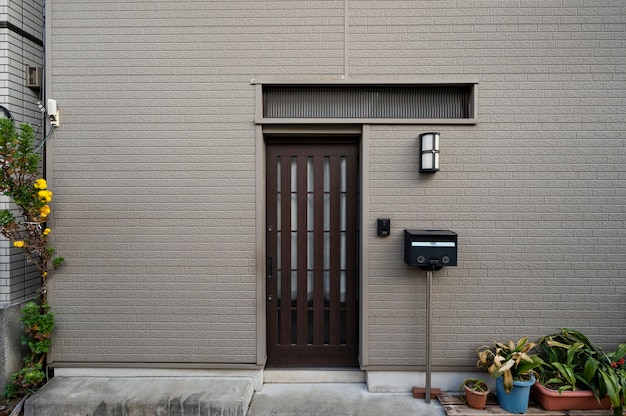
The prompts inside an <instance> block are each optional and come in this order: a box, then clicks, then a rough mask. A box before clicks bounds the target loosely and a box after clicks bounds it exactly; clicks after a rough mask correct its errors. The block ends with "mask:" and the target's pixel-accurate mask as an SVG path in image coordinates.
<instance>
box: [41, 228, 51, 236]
mask: <svg viewBox="0 0 626 416" xmlns="http://www.w3.org/2000/svg"><path fill="white" fill-rule="evenodd" d="M51 232H52V230H51V229H50V228H46V229H45V230H43V235H48V234H50V233H51Z"/></svg>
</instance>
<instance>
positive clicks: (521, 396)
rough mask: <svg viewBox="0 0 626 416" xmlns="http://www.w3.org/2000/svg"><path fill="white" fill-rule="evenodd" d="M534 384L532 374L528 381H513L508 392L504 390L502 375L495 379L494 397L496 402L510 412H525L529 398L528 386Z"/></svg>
mask: <svg viewBox="0 0 626 416" xmlns="http://www.w3.org/2000/svg"><path fill="white" fill-rule="evenodd" d="M533 384H535V376H534V375H533V376H532V378H531V379H530V380H529V381H514V382H513V389H511V392H510V393H507V392H505V391H504V385H503V383H502V377H498V378H497V379H496V397H497V399H498V404H499V405H500V407H502V408H503V409H504V410H506V411H507V412H510V413H526V411H527V410H528V400H529V399H530V387H531V386H532V385H533Z"/></svg>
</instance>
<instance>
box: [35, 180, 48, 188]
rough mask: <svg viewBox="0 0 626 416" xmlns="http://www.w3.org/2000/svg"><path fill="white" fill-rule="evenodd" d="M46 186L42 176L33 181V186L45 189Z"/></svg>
mask: <svg viewBox="0 0 626 416" xmlns="http://www.w3.org/2000/svg"><path fill="white" fill-rule="evenodd" d="M47 187H48V184H47V183H46V180H45V179H44V178H40V179H37V180H36V181H35V188H37V189H46V188H47Z"/></svg>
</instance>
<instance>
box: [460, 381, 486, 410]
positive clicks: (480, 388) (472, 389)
mask: <svg viewBox="0 0 626 416" xmlns="http://www.w3.org/2000/svg"><path fill="white" fill-rule="evenodd" d="M459 391H460V393H461V400H463V403H465V404H467V405H468V406H469V407H472V408H474V409H484V408H485V405H486V404H487V395H488V394H489V387H488V386H487V382H486V381H485V380H481V379H479V378H466V379H465V380H463V382H462V383H461V388H459Z"/></svg>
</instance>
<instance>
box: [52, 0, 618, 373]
mask: <svg viewBox="0 0 626 416" xmlns="http://www.w3.org/2000/svg"><path fill="white" fill-rule="evenodd" d="M49 4H50V3H49ZM52 6H53V7H52V10H51V13H52V21H53V22H54V24H53V26H52V27H53V31H52V33H51V36H52V38H51V46H52V51H53V52H52V56H51V63H52V65H51V67H50V68H49V70H50V71H51V81H52V86H51V88H52V89H51V93H52V95H51V97H53V98H55V99H57V100H58V102H59V109H60V110H61V120H62V124H61V127H60V128H59V129H58V130H57V131H56V132H55V135H54V137H53V138H52V139H51V141H50V146H49V149H50V150H51V158H50V159H49V161H50V163H51V168H50V172H51V175H50V183H51V186H52V190H53V192H55V202H54V211H53V229H54V230H55V245H56V247H57V248H58V250H59V253H60V254H62V255H63V256H64V257H65V258H66V265H65V266H64V267H63V270H62V271H61V273H59V274H56V275H55V276H54V277H53V279H52V293H51V301H52V303H53V305H54V310H55V312H56V313H57V318H58V329H57V331H56V333H55V344H54V347H53V352H52V354H51V359H52V360H53V361H54V362H55V363H56V364H58V365H64V364H66V363H72V364H73V365H76V364H79V365H80V364H81V363H82V364H83V365H90V364H93V363H107V362H109V363H111V362H116V363H126V364H127V365H129V366H130V365H136V364H135V363H146V362H154V363H171V364H172V365H180V363H199V364H200V363H201V364H205V365H207V366H211V365H214V364H257V363H258V364H261V363H262V362H259V361H260V360H259V357H257V338H262V337H263V334H259V333H257V324H258V321H257V320H258V319H261V320H263V319H264V318H263V317H262V316H261V317H258V316H257V302H258V301H261V300H262V299H257V284H260V283H258V282H257V267H261V268H262V267H263V265H257V264H256V258H257V250H260V248H257V247H256V242H257V240H258V238H257V236H256V225H257V223H256V221H257V218H255V216H256V204H257V203H258V202H259V201H261V200H262V196H259V195H256V189H255V175H256V164H255V157H256V155H255V145H256V143H255V140H256V138H255V125H254V117H253V116H254V111H255V101H254V100H255V96H254V88H253V86H251V85H250V80H251V79H253V78H257V79H263V80H293V79H297V80H302V81H307V80H339V79H341V77H342V75H344V69H346V68H347V70H348V76H349V78H351V79H358V80H383V81H387V80H398V81H403V80H404V81H411V82H419V81H423V80H428V81H433V80H442V81H445V80H449V79H454V80H458V79H468V80H476V81H479V82H480V84H479V86H478V91H479V92H478V97H479V99H478V109H477V112H478V117H479V121H478V124H477V125H476V126H432V125H425V126H385V125H377V126H371V128H370V129H369V135H370V136H369V142H368V146H369V149H368V152H369V155H370V157H369V159H368V161H367V163H368V164H369V171H368V176H369V182H368V183H364V186H365V187H368V188H369V196H370V200H369V205H366V206H364V207H363V210H364V214H363V215H366V216H367V219H368V224H370V225H371V227H372V229H371V230H370V235H371V236H372V237H370V239H369V240H368V241H366V242H365V244H366V245H367V246H368V248H369V258H368V259H367V260H366V262H365V265H366V266H367V268H368V271H367V272H368V281H367V282H365V285H367V291H368V298H367V299H364V302H367V308H368V309H367V310H366V313H365V317H366V327H365V335H366V338H365V339H364V343H365V344H366V348H367V360H366V361H365V362H364V365H365V366H366V368H370V369H398V370H405V369H416V368H418V367H420V366H423V363H424V352H423V351H424V334H425V329H424V314H425V310H424V308H425V298H424V290H425V286H424V273H423V272H420V271H418V270H414V269H411V268H408V267H406V266H405V265H404V263H403V261H402V259H403V257H402V247H403V244H402V230H403V229H404V228H432V227H438V228H445V229H452V230H454V231H457V232H458V233H459V254H460V256H459V267H456V268H449V269H444V270H442V271H439V272H435V282H434V291H435V294H434V299H433V305H434V331H433V338H434V352H433V356H434V364H435V368H436V369H439V370H447V369H451V368H455V369H459V368H469V367H472V366H473V364H474V362H475V356H474V348H476V347H477V346H479V345H481V344H482V343H486V342H489V341H490V340H491V339H494V338H497V339H502V340H508V339H509V338H517V337H520V336H522V335H530V336H531V338H535V337H537V336H539V335H541V334H544V333H548V332H552V331H555V330H557V329H558V328H559V327H562V326H572V327H576V328H577V329H580V330H583V331H584V332H586V333H587V334H589V335H590V336H592V337H593V338H594V339H595V340H597V341H599V342H601V343H603V344H605V345H608V346H610V345H614V344H615V343H617V342H618V341H623V340H624V339H623V338H624V333H623V328H624V326H625V325H626V310H625V308H624V302H623V300H624V296H625V295H626V291H625V289H624V277H625V276H624V273H625V272H624V270H626V264H625V260H624V255H626V249H625V246H624V243H625V242H624V238H625V236H624V232H623V230H624V220H625V212H624V209H625V208H624V206H625V203H626V200H625V196H626V195H625V187H624V182H623V181H624V179H626V178H624V172H625V171H626V166H625V162H624V161H623V159H624V153H625V144H624V143H625V142H624V131H625V130H626V123H625V120H624V113H625V111H624V110H625V109H626V108H625V107H626V106H625V100H626V76H625V72H624V69H623V68H624V64H625V63H626V62H625V58H624V57H625V56H626V45H625V44H624V42H626V27H625V26H626V22H625V14H626V10H625V9H626V6H624V5H623V4H622V2H619V1H613V2H610V3H609V4H608V5H606V6H605V7H599V6H598V5H593V6H587V5H586V3H585V2H583V1H582V0H580V1H573V2H569V3H568V5H564V4H562V2H561V1H558V2H554V3H550V2H548V3H545V2H542V3H541V4H538V3H536V2H529V3H528V4H527V3H525V2H516V3H514V4H513V5H508V4H506V5H504V4H503V3H502V2H496V1H482V2H467V4H466V3H462V2H432V1H411V2H399V1H359V2H349V7H348V16H347V20H348V22H349V25H348V28H347V30H348V38H347V40H348V43H347V44H346V43H345V42H344V11H345V9H344V2H343V1H334V2H333V1H325V2H316V1H306V2H305V1H290V2H283V1H263V2H247V1H246V2H243V1H236V0H232V1H228V2H184V3H182V4H181V3H176V2H174V3H173V2H168V1H164V0H161V1H153V2H150V3H146V2H142V1H127V2H124V3H116V4H115V7H113V6H111V7H108V8H107V7H106V6H107V5H106V4H103V3H102V2H100V1H95V0H93V1H83V2H80V3H76V2H75V1H69V0H55V1H54V2H53V5H52ZM94 22H98V24H97V25H94V24H93V23H94ZM345 50H347V51H348V61H347V62H345V61H344V51H345ZM431 130H437V131H441V133H442V139H441V140H442V142H441V147H442V151H441V163H442V168H441V171H440V172H438V173H436V174H434V175H431V176H426V175H420V174H419V173H418V172H417V169H418V159H417V147H418V142H417V136H418V134H420V133H422V132H426V131H431ZM378 217H390V218H391V221H392V235H391V236H390V237H388V238H384V239H383V238H379V237H374V235H375V230H374V227H375V220H376V218H378ZM258 220H259V221H260V220H262V219H258ZM261 239H262V237H261ZM466 319H467V320H466Z"/></svg>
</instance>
